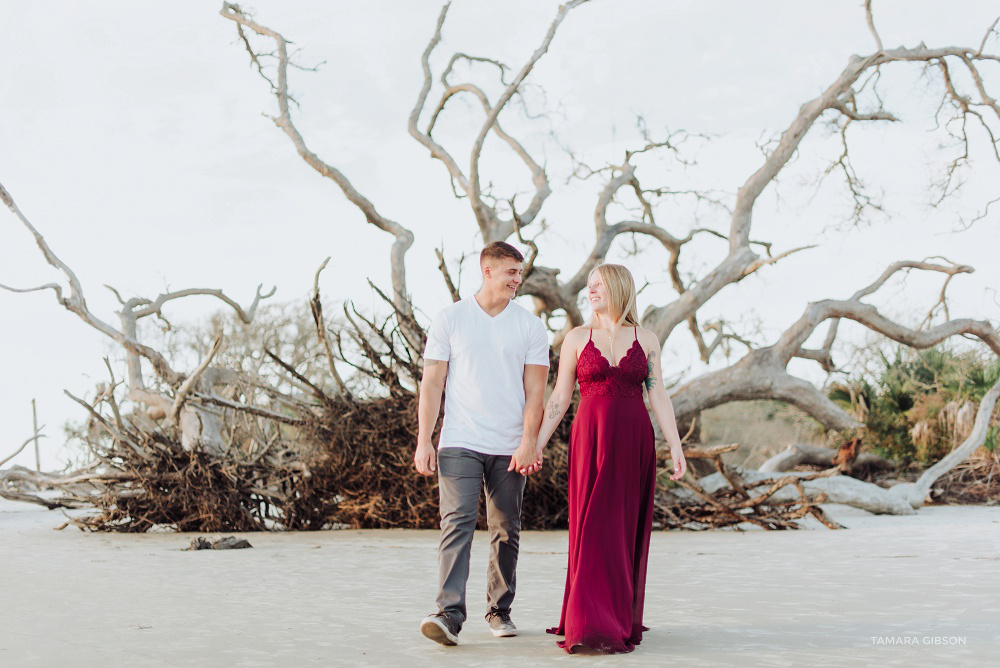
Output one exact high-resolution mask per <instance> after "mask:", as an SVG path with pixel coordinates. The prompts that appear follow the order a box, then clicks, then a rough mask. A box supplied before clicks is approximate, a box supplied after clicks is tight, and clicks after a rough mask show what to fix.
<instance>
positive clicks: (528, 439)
mask: <svg viewBox="0 0 1000 668" xmlns="http://www.w3.org/2000/svg"><path fill="white" fill-rule="evenodd" d="M543 411H544V407H543V406H542V400H541V399H539V400H538V401H532V402H531V403H530V404H528V403H525V405H524V436H522V437H521V442H522V443H531V444H532V445H534V444H535V443H536V442H537V441H538V428H539V427H540V426H541V424H542V413H543Z"/></svg>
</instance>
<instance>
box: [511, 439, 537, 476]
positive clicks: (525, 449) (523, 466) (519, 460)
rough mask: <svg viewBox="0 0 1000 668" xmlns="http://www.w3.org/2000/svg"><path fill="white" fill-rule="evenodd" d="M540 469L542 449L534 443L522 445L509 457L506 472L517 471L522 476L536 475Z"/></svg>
mask: <svg viewBox="0 0 1000 668" xmlns="http://www.w3.org/2000/svg"><path fill="white" fill-rule="evenodd" d="M541 468H542V449H541V448H539V447H536V446H535V444H534V443H522V444H521V447H519V448H518V449H517V451H515V452H514V454H513V455H511V458H510V466H508V467H507V470H508V471H517V472H518V473H520V474H521V475H523V476H529V475H531V474H532V473H537V472H538V471H540V470H541Z"/></svg>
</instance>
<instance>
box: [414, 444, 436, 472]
mask: <svg viewBox="0 0 1000 668" xmlns="http://www.w3.org/2000/svg"><path fill="white" fill-rule="evenodd" d="M413 465H414V466H416V468H417V472H418V473H420V474H422V475H434V472H435V471H436V470H437V457H436V456H435V452H434V446H433V445H432V444H430V443H419V442H418V443H417V451H416V452H414V453H413Z"/></svg>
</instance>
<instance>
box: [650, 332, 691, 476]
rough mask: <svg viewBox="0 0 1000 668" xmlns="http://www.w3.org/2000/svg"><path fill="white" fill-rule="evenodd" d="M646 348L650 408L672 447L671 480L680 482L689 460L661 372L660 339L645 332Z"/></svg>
mask: <svg viewBox="0 0 1000 668" xmlns="http://www.w3.org/2000/svg"><path fill="white" fill-rule="evenodd" d="M641 343H644V344H645V346H646V360H647V364H648V370H647V372H646V396H647V398H648V400H649V407H650V409H651V410H652V411H653V415H654V416H655V417H656V421H657V422H658V423H659V424H660V431H662V432H663V436H664V437H665V438H666V439H667V443H668V444H669V445H670V458H671V459H672V460H673V462H674V472H673V473H672V474H671V476H670V479H671V480H679V479H680V478H683V477H684V472H685V471H687V460H686V459H685V458H684V450H683V449H682V448H681V436H680V434H679V433H678V432H677V419H676V417H674V406H673V404H671V403H670V395H668V394H667V388H666V387H664V386H663V374H662V372H661V370H660V339H659V338H657V336H656V334H654V333H653V332H650V331H649V330H645V329H644V330H643V340H642V342H641Z"/></svg>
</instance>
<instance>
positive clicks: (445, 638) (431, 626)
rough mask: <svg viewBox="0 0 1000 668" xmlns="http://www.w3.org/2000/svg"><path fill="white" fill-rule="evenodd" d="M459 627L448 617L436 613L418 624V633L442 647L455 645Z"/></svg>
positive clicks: (441, 613)
mask: <svg viewBox="0 0 1000 668" xmlns="http://www.w3.org/2000/svg"><path fill="white" fill-rule="evenodd" d="M460 630H461V627H460V626H459V625H458V624H456V623H455V620H453V619H452V618H451V617H449V616H448V615H446V614H444V613H443V612H438V613H435V614H433V615H430V616H428V617H425V618H424V621H422V622H420V632H421V633H423V634H424V635H425V636H427V637H428V638H430V639H431V640H433V641H434V642H438V643H441V644H442V645H457V644H458V632H459V631H460Z"/></svg>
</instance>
